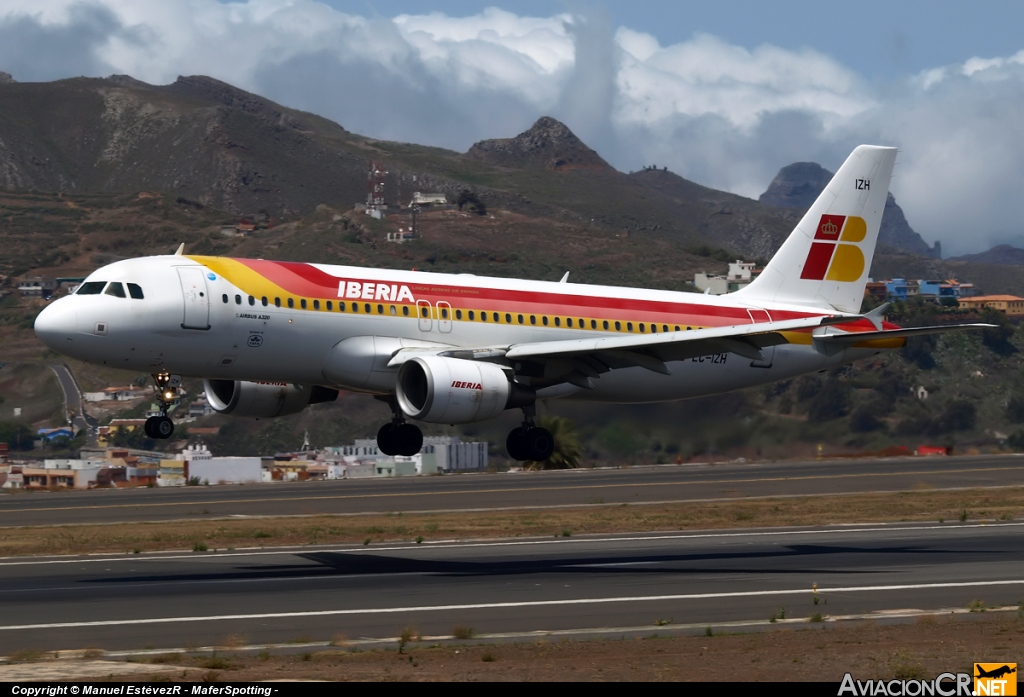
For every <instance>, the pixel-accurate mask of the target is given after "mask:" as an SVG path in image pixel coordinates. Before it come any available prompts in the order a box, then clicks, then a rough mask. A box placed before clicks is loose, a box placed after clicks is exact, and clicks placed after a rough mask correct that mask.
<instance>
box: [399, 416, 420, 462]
mask: <svg viewBox="0 0 1024 697" xmlns="http://www.w3.org/2000/svg"><path fill="white" fill-rule="evenodd" d="M394 433H395V436H396V440H397V441H398V454H399V455H404V456H405V457H412V456H413V455H415V454H416V453H418V452H419V451H420V448H422V447H423V432H422V431H420V429H419V427H417V426H413V425H412V424H404V423H403V424H399V425H398V426H397V427H395V431H394Z"/></svg>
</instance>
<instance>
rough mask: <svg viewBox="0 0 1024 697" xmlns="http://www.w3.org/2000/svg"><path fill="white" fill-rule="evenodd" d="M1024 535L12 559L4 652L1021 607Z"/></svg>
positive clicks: (738, 538) (720, 537)
mask: <svg viewBox="0 0 1024 697" xmlns="http://www.w3.org/2000/svg"><path fill="white" fill-rule="evenodd" d="M1022 533H1024V523H1012V522H1011V523H1001V524H989V525H981V524H959V523H956V524H946V525H939V524H896V525H887V526H886V525H883V526H860V527H842V528H832V529H802V530H792V529H791V530H760V531H715V532H708V533H685V534H684V533H678V534H652V535H620V536H610V537H608V536H605V537H593V538H569V539H547V540H517V541H501V542H491V543H447V544H446V543H437V544H429V543H428V544H422V545H416V544H402V545H390V546H381V547H374V546H370V547H362V546H358V547H355V546H352V547H347V546H342V547H334V548H329V549H328V548H308V547H307V548H302V549H294V550H262V551H255V550H254V551H249V552H234V553H217V554H213V553H207V554H199V553H195V554H190V553H176V554H174V553H167V554H144V555H137V556H136V555H131V556H124V555H121V556H118V557H97V556H87V557H80V558H54V559H45V558H33V559H26V560H12V559H7V560H2V561H0V604H2V609H3V611H2V613H0V655H8V654H10V653H11V652H13V651H16V650H19V649H26V648H37V649H41V650H61V649H76V648H88V647H95V648H103V649H107V650H138V649H143V648H148V649H162V648H166V649H175V648H189V647H198V646H210V645H217V644H221V645H223V644H226V643H231V642H238V641H242V642H246V643H249V644H255V643H285V642H297V641H317V640H320V641H325V640H330V639H332V638H333V637H336V636H338V635H342V636H344V637H347V638H348V639H349V640H361V639H380V638H388V637H396V636H398V635H399V634H400V632H401V631H402V628H403V627H406V626H414V627H416V628H417V629H418V630H419V631H420V632H422V633H423V634H424V635H427V636H442V635H450V634H451V633H452V630H453V627H455V626H457V625H464V626H468V627H472V628H474V630H475V632H476V633H477V635H482V634H493V633H511V634H514V635H515V634H517V633H526V632H566V631H572V630H587V631H588V632H591V633H595V632H601V631H604V632H606V635H615V634H616V633H620V634H622V635H625V634H627V633H628V630H629V629H630V628H631V629H632V630H633V631H643V632H645V633H647V634H650V633H654V632H657V631H665V630H667V629H671V627H673V626H678V625H680V624H691V625H692V624H696V625H698V626H699V625H703V624H706V625H707V626H709V627H715V626H716V625H718V624H721V623H728V622H743V621H758V622H762V623H767V620H768V618H769V617H772V616H775V617H779V618H782V616H783V614H784V618H783V619H780V621H785V622H794V623H795V624H797V625H798V626H803V627H807V626H809V625H808V619H809V618H810V617H811V616H812V615H813V613H816V612H817V613H821V614H822V615H823V616H825V618H826V619H828V618H831V617H841V616H849V615H857V614H868V613H876V616H881V617H885V616H888V615H889V614H890V613H893V612H894V611H899V610H906V609H908V608H914V609H920V610H934V611H940V610H947V609H949V608H960V609H964V608H966V607H967V606H968V605H969V604H970V603H971V602H972V601H976V600H980V601H983V602H985V603H986V604H988V605H994V606H998V605H1015V604H1016V603H1018V602H1019V601H1020V600H1021V599H1022V598H1024V565H1022V564H1021V559H1024V534H1022ZM815 586H816V587H817V592H815V591H814V588H815ZM815 598H817V599H818V602H817V603H815V602H814V600H815ZM665 622H671V624H668V625H665V626H664V627H662V626H656V625H659V624H661V625H664V623H665ZM768 626H770V625H768ZM815 626H820V625H815ZM720 630H721V628H719V631H720ZM519 636H522V634H519Z"/></svg>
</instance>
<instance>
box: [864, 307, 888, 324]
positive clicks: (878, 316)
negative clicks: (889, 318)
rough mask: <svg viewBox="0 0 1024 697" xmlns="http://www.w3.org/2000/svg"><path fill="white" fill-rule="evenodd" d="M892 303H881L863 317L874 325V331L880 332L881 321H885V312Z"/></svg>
mask: <svg viewBox="0 0 1024 697" xmlns="http://www.w3.org/2000/svg"><path fill="white" fill-rule="evenodd" d="M891 304H892V303H882V304H881V305H879V306H878V307H876V308H875V309H874V310H872V311H871V312H868V313H867V314H865V315H864V319H866V320H868V321H869V322H871V324H873V325H875V329H877V330H878V331H882V320H884V319H885V311H886V310H888V309H889V305H891Z"/></svg>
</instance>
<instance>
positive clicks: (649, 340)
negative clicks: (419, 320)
mask: <svg viewBox="0 0 1024 697" xmlns="http://www.w3.org/2000/svg"><path fill="white" fill-rule="evenodd" d="M863 317H865V316H862V315H852V316H851V315H826V316H820V315H819V316H817V317H806V318H802V319H794V320H785V321H781V322H763V323H756V324H741V325H730V326H725V327H710V328H706V329H694V330H689V331H678V332H662V333H658V334H640V335H637V334H629V335H626V336H601V337H595V338H592V339H589V338H588V339H567V340H559V341H539V342H532V343H523V344H513V345H511V346H486V347H479V348H454V347H453V348H451V349H446V350H438V349H406V350H402V351H399V352H397V353H396V354H394V355H393V356H392V358H391V360H390V362H389V363H388V365H389V366H390V367H395V366H398V365H401V364H402V363H404V362H405V361H407V360H409V359H411V358H414V357H415V356H417V355H424V354H428V353H429V354H434V355H441V356H447V357H450V358H461V359H465V360H490V361H494V360H497V361H499V362H501V361H502V359H504V362H509V363H513V364H516V372H517V373H521V374H524V375H528V376H530V377H532V378H534V384H535V385H537V386H544V385H556V384H560V383H569V384H572V385H576V386H577V387H582V388H584V389H593V383H592V382H591V379H592V378H598V377H600V375H601V374H602V373H607V372H608V371H610V370H616V369H619V368H633V367H640V368H646V369H648V370H651V371H653V372H656V373H661V374H663V375H670V374H671V370H670V369H669V367H668V366H667V365H666V363H668V362H669V361H682V360H687V359H689V358H695V357H697V356H706V355H709V354H713V353H735V354H737V355H739V356H742V357H744V358H748V359H750V360H763V354H762V353H761V349H764V348H767V347H769V346H777V345H779V344H786V343H789V339H788V338H787V337H786V335H785V333H786V332H793V331H797V330H807V329H810V330H812V331H813V332H814V333H813V341H814V342H815V343H817V344H818V345H819V346H820V347H821V350H823V352H825V353H827V354H832V353H835V352H838V351H842V350H843V349H844V348H846V347H848V346H851V345H855V344H858V343H861V342H865V341H874V340H879V339H891V338H901V337H907V336H916V335H919V334H933V333H937V332H947V331H955V330H959V329H980V328H986V327H991V326H993V325H989V324H961V325H942V326H937V327H912V328H908V329H893V330H880V331H869V332H844V331H842V330H839V331H836V330H835V329H833V328H832V327H831V325H836V324H843V323H848V322H854V321H857V320H858V319H861V318H863ZM869 319H871V318H870V317H869ZM876 326H877V325H876ZM818 342H821V343H818Z"/></svg>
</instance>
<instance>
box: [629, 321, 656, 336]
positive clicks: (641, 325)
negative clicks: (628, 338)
mask: <svg viewBox="0 0 1024 697" xmlns="http://www.w3.org/2000/svg"><path fill="white" fill-rule="evenodd" d="M630 331H633V328H632V327H630ZM655 331H657V330H655ZM640 333H641V334H643V333H644V323H643V322H641V323H640Z"/></svg>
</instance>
